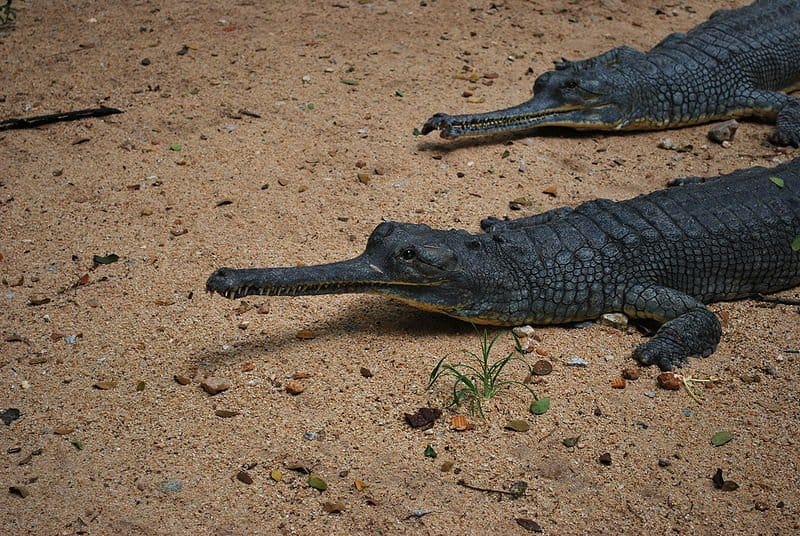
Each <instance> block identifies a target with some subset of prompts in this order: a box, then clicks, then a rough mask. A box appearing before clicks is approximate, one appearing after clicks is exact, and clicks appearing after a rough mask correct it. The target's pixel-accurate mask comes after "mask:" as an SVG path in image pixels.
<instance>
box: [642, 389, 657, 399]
mask: <svg viewBox="0 0 800 536" xmlns="http://www.w3.org/2000/svg"><path fill="white" fill-rule="evenodd" d="M644 396H646V397H647V398H655V397H656V392H655V391H653V390H652V389H648V390H647V391H645V392H644Z"/></svg>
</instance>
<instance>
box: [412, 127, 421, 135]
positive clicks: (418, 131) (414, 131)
mask: <svg viewBox="0 0 800 536" xmlns="http://www.w3.org/2000/svg"><path fill="white" fill-rule="evenodd" d="M411 134H413V135H414V136H421V135H422V132H420V130H419V129H418V128H415V129H414V130H412V131H411Z"/></svg>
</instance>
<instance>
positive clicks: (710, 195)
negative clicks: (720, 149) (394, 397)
mask: <svg viewBox="0 0 800 536" xmlns="http://www.w3.org/2000/svg"><path fill="white" fill-rule="evenodd" d="M774 177H779V178H780V179H781V180H779V181H777V182H778V183H780V185H779V184H776V182H775V181H773V180H772V178H774ZM680 182H681V184H682V185H681V186H678V187H675V188H669V189H666V190H660V191H657V192H654V193H651V194H649V195H643V196H639V197H636V198H634V199H629V200H627V201H620V202H616V203H615V202H612V201H609V200H604V199H599V200H595V201H590V202H588V203H584V204H582V205H579V206H578V207H576V208H574V209H569V208H561V209H556V210H553V211H550V212H547V213H544V214H540V215H537V216H532V217H530V218H522V219H519V220H511V221H501V220H497V219H494V218H490V219H487V220H484V222H482V226H483V228H484V230H485V231H486V232H485V233H480V234H472V233H468V232H467V231H461V230H447V231H445V230H434V229H431V228H430V227H428V226H426V225H416V224H403V223H394V222H388V223H381V224H380V225H379V226H378V227H377V228H376V229H375V230H374V231H373V233H372V235H371V236H370V238H369V241H368V242H367V247H366V250H365V251H364V253H362V254H361V255H360V256H358V257H356V258H354V259H351V260H347V261H342V262H338V263H333V264H326V265H319V266H307V267H299V268H264V269H241V270H236V269H231V268H220V269H219V270H217V271H216V272H214V273H213V274H211V276H210V277H209V279H208V282H207V283H206V289H207V290H209V291H212V292H217V293H219V294H221V295H223V296H225V297H227V298H241V297H244V296H247V295H250V294H267V295H277V296H284V295H286V296H300V295H312V294H331V293H348V292H361V293H373V294H382V295H386V296H390V297H393V298H397V299H399V300H402V301H405V302H407V303H410V304H412V305H414V306H416V307H419V308H422V309H425V310H430V311H437V312H441V313H444V314H447V315H450V316H454V317H456V318H460V319H463V320H468V321H470V322H474V323H483V324H494V325H520V324H525V323H537V324H553V323H562V322H572V321H578V320H585V319H592V318H597V317H598V316H600V315H601V314H603V313H607V312H624V313H626V314H627V315H629V316H630V317H633V318H646V319H654V320H656V321H658V322H661V323H663V325H662V326H661V328H660V329H659V330H658V332H657V333H656V335H655V336H654V337H653V338H652V339H650V340H649V341H648V342H646V343H644V344H642V345H641V346H639V347H638V348H637V349H636V350H635V351H634V357H636V359H638V360H639V361H640V362H642V363H646V364H649V363H656V364H658V365H659V366H660V367H661V368H662V369H665V370H667V369H671V368H672V367H674V366H680V365H682V364H683V363H684V362H685V361H686V359H687V358H688V357H689V356H696V355H699V356H707V355H709V354H711V353H712V352H713V351H714V350H715V348H716V346H717V343H718V342H719V339H720V334H721V331H720V324H719V321H718V320H717V317H716V316H715V315H714V314H713V313H712V312H711V311H709V309H707V308H706V307H705V305H704V304H706V303H710V302H715V301H719V300H735V299H738V298H744V297H747V296H752V295H753V294H756V293H770V292H776V291H779V290H783V289H787V288H791V287H794V286H796V285H798V284H800V251H796V249H800V244H799V242H800V158H798V159H796V160H794V161H792V162H790V163H788V164H784V165H782V166H779V167H777V168H774V169H765V168H760V167H756V168H751V169H746V170H740V171H737V172H735V173H732V174H730V175H727V176H723V177H714V178H711V179H703V180H700V179H692V178H690V179H684V180H681V181H680Z"/></svg>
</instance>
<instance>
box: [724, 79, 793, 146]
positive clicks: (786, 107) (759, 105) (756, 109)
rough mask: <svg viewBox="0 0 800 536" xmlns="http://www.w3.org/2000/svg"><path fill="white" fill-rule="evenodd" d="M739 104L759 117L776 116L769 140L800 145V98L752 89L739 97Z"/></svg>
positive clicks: (777, 143)
mask: <svg viewBox="0 0 800 536" xmlns="http://www.w3.org/2000/svg"><path fill="white" fill-rule="evenodd" d="M739 101H740V102H739V105H740V106H741V107H742V108H744V109H749V110H752V112H753V115H755V116H758V117H766V118H770V119H772V118H775V130H774V131H773V133H772V134H771V135H770V138H769V141H771V142H772V143H774V144H775V145H792V146H794V147H799V146H800V99H798V98H797V97H792V96H789V95H786V94H785V93H780V92H778V91H768V90H752V91H748V92H745V94H744V95H743V96H741V97H739Z"/></svg>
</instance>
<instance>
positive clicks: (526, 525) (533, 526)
mask: <svg viewBox="0 0 800 536" xmlns="http://www.w3.org/2000/svg"><path fill="white" fill-rule="evenodd" d="M515 521H516V522H517V525H519V526H520V527H522V528H523V529H525V530H527V531H530V532H542V526H541V525H539V523H537V522H536V521H534V520H533V519H525V518H523V517H518V518H517V519H515Z"/></svg>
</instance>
